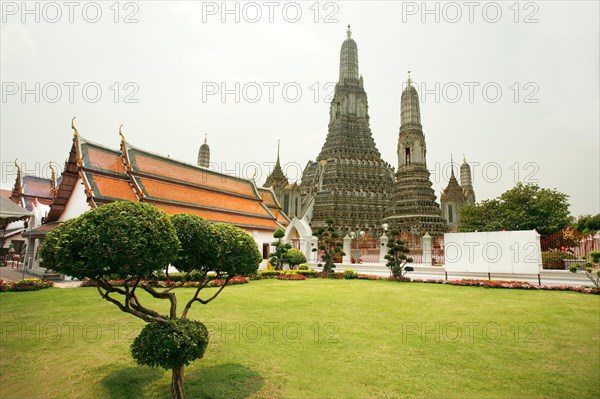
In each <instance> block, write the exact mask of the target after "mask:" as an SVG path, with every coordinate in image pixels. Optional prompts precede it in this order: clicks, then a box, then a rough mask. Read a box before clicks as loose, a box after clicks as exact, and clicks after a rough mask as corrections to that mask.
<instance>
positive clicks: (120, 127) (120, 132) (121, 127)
mask: <svg viewBox="0 0 600 399" xmlns="http://www.w3.org/2000/svg"><path fill="white" fill-rule="evenodd" d="M122 129H123V124H121V126H119V136H121V145H123V144H125V136H124V135H123V130H122Z"/></svg>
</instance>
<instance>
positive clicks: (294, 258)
mask: <svg viewBox="0 0 600 399" xmlns="http://www.w3.org/2000/svg"><path fill="white" fill-rule="evenodd" d="M286 258H287V263H288V264H289V265H290V268H292V267H294V266H296V265H299V264H301V263H306V256H304V254H303V253H302V251H300V250H299V249H296V248H290V249H288V251H287V257H286Z"/></svg>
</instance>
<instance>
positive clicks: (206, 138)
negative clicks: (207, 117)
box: [204, 133, 208, 144]
mask: <svg viewBox="0 0 600 399" xmlns="http://www.w3.org/2000/svg"><path fill="white" fill-rule="evenodd" d="M207 140H208V135H207V134H206V133H204V144H206V141H207Z"/></svg>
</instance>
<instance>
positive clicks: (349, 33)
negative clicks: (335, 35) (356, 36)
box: [346, 24, 352, 39]
mask: <svg viewBox="0 0 600 399" xmlns="http://www.w3.org/2000/svg"><path fill="white" fill-rule="evenodd" d="M346 35H347V36H348V39H350V38H351V37H352V30H351V29H350V24H348V30H347V31H346Z"/></svg>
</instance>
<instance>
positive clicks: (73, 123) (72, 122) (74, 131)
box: [71, 116, 79, 138]
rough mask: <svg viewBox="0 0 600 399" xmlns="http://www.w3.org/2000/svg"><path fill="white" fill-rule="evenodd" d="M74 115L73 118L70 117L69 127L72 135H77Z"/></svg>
mask: <svg viewBox="0 0 600 399" xmlns="http://www.w3.org/2000/svg"><path fill="white" fill-rule="evenodd" d="M75 118H76V117H75V116H74V117H73V119H71V129H73V137H75V138H76V137H77V136H79V132H78V131H77V128H76V127H75Z"/></svg>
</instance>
